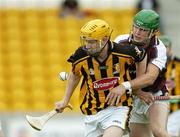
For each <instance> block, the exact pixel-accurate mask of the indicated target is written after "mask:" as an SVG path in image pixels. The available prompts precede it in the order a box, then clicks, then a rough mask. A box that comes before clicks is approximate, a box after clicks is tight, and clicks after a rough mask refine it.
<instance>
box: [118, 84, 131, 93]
mask: <svg viewBox="0 0 180 137" xmlns="http://www.w3.org/2000/svg"><path fill="white" fill-rule="evenodd" d="M121 84H122V85H123V86H124V87H125V89H126V90H128V92H129V93H132V88H131V84H130V82H129V81H126V82H123V83H121Z"/></svg>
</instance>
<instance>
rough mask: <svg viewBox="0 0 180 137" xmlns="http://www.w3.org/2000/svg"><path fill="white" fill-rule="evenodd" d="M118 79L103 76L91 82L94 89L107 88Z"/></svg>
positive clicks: (113, 84) (111, 86)
mask: <svg viewBox="0 0 180 137" xmlns="http://www.w3.org/2000/svg"><path fill="white" fill-rule="evenodd" d="M118 81H119V77H111V78H103V79H101V80H98V81H94V82H93V88H94V89H96V90H109V89H111V88H113V87H114V86H115V85H116V84H117V83H118Z"/></svg>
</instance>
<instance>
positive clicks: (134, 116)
mask: <svg viewBox="0 0 180 137" xmlns="http://www.w3.org/2000/svg"><path fill="white" fill-rule="evenodd" d="M153 95H154V96H160V95H162V91H158V92H157V93H155V94H153ZM167 95H168V94H167ZM154 104H161V105H163V106H164V107H167V108H169V102H168V101H158V100H156V101H154ZM151 105H152V104H150V105H148V104H146V103H145V102H144V101H142V100H141V99H139V98H138V97H137V96H134V97H133V109H132V111H131V118H130V123H142V124H148V123H149V119H148V116H147V112H148V109H149V108H150V107H151Z"/></svg>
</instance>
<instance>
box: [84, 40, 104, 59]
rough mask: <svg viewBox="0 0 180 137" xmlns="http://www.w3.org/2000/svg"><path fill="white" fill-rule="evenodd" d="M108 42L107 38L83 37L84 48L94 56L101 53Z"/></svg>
mask: <svg viewBox="0 0 180 137" xmlns="http://www.w3.org/2000/svg"><path fill="white" fill-rule="evenodd" d="M106 43H107V39H102V40H97V39H90V38H85V39H83V45H84V49H85V50H86V51H87V52H88V54H89V55H92V56H93V55H96V54H97V53H99V52H100V51H101V50H102V48H103V47H104V46H105V44H106Z"/></svg>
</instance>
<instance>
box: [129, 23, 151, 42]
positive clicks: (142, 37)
mask: <svg viewBox="0 0 180 137" xmlns="http://www.w3.org/2000/svg"><path fill="white" fill-rule="evenodd" d="M132 33H133V40H134V41H136V42H139V43H141V42H143V43H144V42H145V41H147V40H148V39H149V38H148V37H149V33H150V30H149V29H145V28H141V27H138V26H136V25H135V24H134V25H133V28H132Z"/></svg>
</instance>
